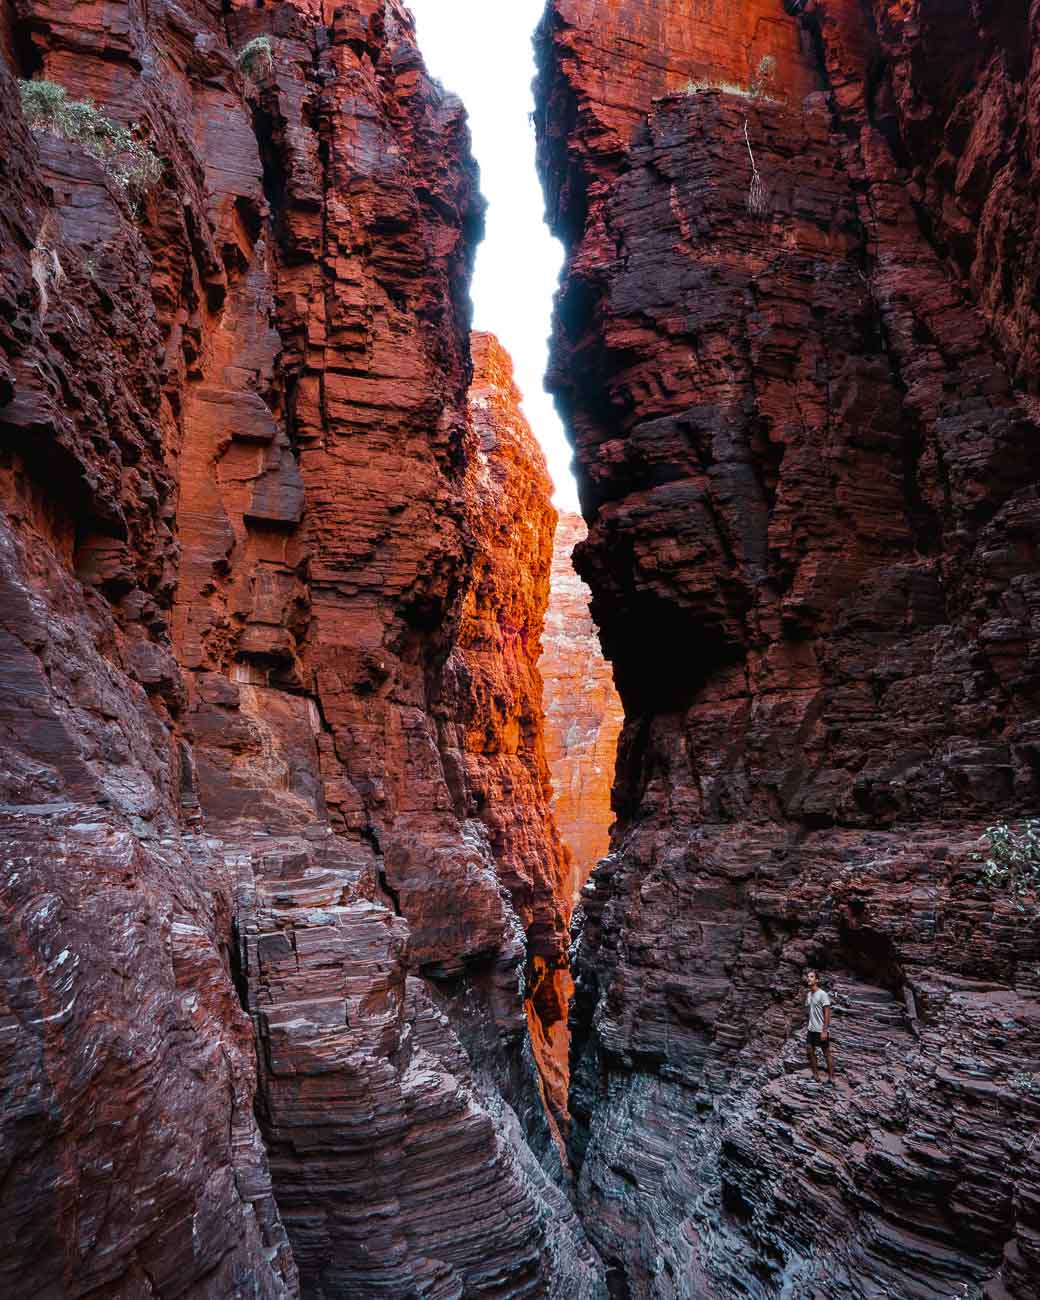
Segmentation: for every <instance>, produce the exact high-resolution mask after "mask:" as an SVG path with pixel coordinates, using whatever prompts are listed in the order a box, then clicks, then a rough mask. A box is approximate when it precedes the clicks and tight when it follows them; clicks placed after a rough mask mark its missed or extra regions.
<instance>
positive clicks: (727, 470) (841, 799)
mask: <svg viewBox="0 0 1040 1300" xmlns="http://www.w3.org/2000/svg"><path fill="white" fill-rule="evenodd" d="M790 8H791V9H792V10H797V11H798V12H797V13H795V12H791V13H788V12H786V11H785V9H784V8H783V6H782V5H780V4H779V3H777V4H775V5H773V4H769V5H759V4H755V5H751V4H749V5H742V6H731V5H726V6H723V5H710V4H709V5H706V6H702V5H697V6H694V5H692V4H675V5H668V6H646V5H642V4H639V3H638V2H637V0H631V2H630V3H624V2H623V3H621V4H607V3H605V2H604V3H596V2H593V3H584V4H583V3H578V2H577V0H556V2H555V3H553V4H550V6H549V8H548V11H547V14H546V17H545V20H544V22H543V26H542V29H541V32H540V36H539V54H540V60H541V75H540V82H539V87H538V101H539V107H538V114H537V118H538V129H539V143H540V158H541V167H542V171H543V176H544V180H545V187H546V193H547V198H548V205H549V214H550V219H551V221H552V224H553V226H554V228H555V229H556V230H557V232H558V233H559V234H560V235H561V237H562V238H563V239H564V240H565V242H566V244H567V252H568V259H567V266H566V270H565V276H564V282H563V287H562V289H561V292H560V296H559V300H558V307H557V321H556V333H555V341H554V360H553V368H552V376H551V380H552V384H553V386H554V388H555V391H556V394H557V398H558V401H559V402H560V405H561V409H562V410H563V413H564V415H565V417H566V419H567V422H568V424H569V426H570V429H571V433H572V437H573V440H574V444H575V447H576V451H577V460H578V467H579V479H580V489H581V494H582V500H583V506H584V512H585V515H586V518H587V520H588V522H589V540H588V542H587V543H585V544H584V545H583V546H582V547H580V548H579V551H578V557H579V558H578V567H579V570H580V572H581V573H582V575H583V576H584V577H585V578H586V580H587V581H588V582H589V584H590V586H591V587H592V590H593V596H594V601H593V614H594V617H595V618H596V621H597V623H598V624H599V626H600V629H601V634H602V639H603V644H604V648H605V650H606V652H607V654H608V657H609V658H610V659H611V660H612V661H613V666H614V670H615V675H616V679H617V682H618V686H619V689H620V692H621V695H622V698H623V702H624V704H625V709H626V719H627V721H626V726H625V730H624V733H623V735H622V741H621V751H620V762H619V774H618V783H617V787H616V790H615V809H616V812H617V814H618V825H617V827H616V829H615V833H614V837H613V842H612V852H611V854H610V855H609V856H608V857H607V859H606V860H605V862H604V863H603V864H602V865H601V866H600V867H599V869H598V870H597V871H596V872H595V873H594V875H593V878H592V888H591V890H590V891H589V892H588V897H587V901H586V904H585V915H584V918H583V922H582V923H581V925H580V928H579V931H578V934H579V946H578V956H577V962H576V966H575V971H574V974H575V978H576V981H577V996H576V1000H575V1004H574V1010H573V1016H572V1031H573V1035H574V1050H573V1056H572V1066H573V1076H572V1088H571V1111H572V1115H573V1117H574V1128H573V1131H572V1156H573V1158H574V1161H575V1163H576V1165H577V1166H579V1168H580V1196H581V1202H582V1204H583V1207H584V1219H585V1222H586V1224H587V1225H588V1227H589V1230H590V1233H591V1235H592V1237H593V1239H594V1241H595V1242H596V1244H597V1245H598V1246H599V1248H600V1251H601V1253H602V1254H603V1256H604V1258H605V1260H606V1261H607V1263H608V1266H609V1267H610V1268H611V1270H612V1276H613V1280H614V1281H613V1284H614V1286H615V1289H616V1291H617V1293H618V1294H629V1295H632V1296H654V1297H657V1296H668V1297H671V1296H710V1295H719V1296H728V1295H737V1294H739V1295H754V1296H761V1297H767V1296H774V1295H779V1294H781V1293H783V1294H785V1295H809V1294H812V1295H816V1296H835V1297H837V1296H852V1295H861V1294H877V1295H898V1296H901V1297H904V1296H912V1297H933V1296H949V1295H952V1294H967V1295H971V1294H978V1293H979V1289H980V1288H981V1289H983V1290H984V1291H985V1294H986V1295H987V1296H990V1297H998V1296H999V1297H1003V1296H1006V1295H1012V1296H1018V1297H1027V1296H1035V1295H1036V1294H1037V1288H1036V1278H1037V1277H1038V1276H1040V1219H1038V1178H1040V1163H1038V1161H1040V1152H1038V1149H1037V1146H1036V1142H1035V1135H1036V1121H1037V1108H1038V1100H1037V1095H1038V1094H1037V1091H1036V1078H1035V1073H1034V1072H1035V1062H1036V1059H1037V1053H1038V1048H1040V996H1038V995H1040V947H1038V937H1037V925H1036V920H1035V916H1033V915H1023V914H1021V913H1019V912H1018V911H1016V909H1015V908H1014V906H1013V905H1012V904H1011V903H1010V902H1009V901H1008V900H1007V899H1005V898H1002V897H1000V896H999V895H995V894H994V893H993V892H991V891H990V890H988V889H986V888H984V887H983V886H982V885H981V884H980V882H979V873H978V866H977V864H976V863H975V861H974V860H973V853H974V852H975V850H976V848H977V841H978V837H979V835H980V833H981V832H982V830H983V829H984V828H985V827H986V826H987V825H990V824H991V823H993V822H994V821H996V820H998V819H1008V818H1010V819H1013V818H1015V817H1017V816H1021V815H1023V814H1025V813H1027V812H1029V811H1035V809H1036V807H1037V805H1038V802H1040V789H1038V781H1040V768H1038V763H1037V723H1036V713H1037V702H1038V687H1040V681H1038V675H1037V669H1038V656H1037V646H1038V640H1037V612H1038V608H1040V588H1038V583H1037V576H1036V565H1037V545H1038V540H1040V500H1038V495H1037V469H1038V455H1037V453H1038V430H1037V425H1036V423H1035V420H1034V417H1035V414H1036V405H1035V398H1034V393H1035V386H1036V383H1037V379H1038V374H1037V371H1036V366H1035V359H1034V358H1033V348H1034V340H1033V335H1034V333H1035V331H1034V330H1033V328H1032V326H1031V323H1030V322H1031V317H1032V312H1033V310H1034V308H1033V305H1032V303H1033V298H1034V296H1035V291H1036V283H1037V272H1036V262H1035V256H1034V249H1035V221H1034V219H1033V215H1034V214H1035V203H1036V195H1037V183H1038V182H1037V176H1038V171H1037V167H1036V129H1037V127H1036V124H1037V120H1038V118H1037V110H1036V93H1037V90H1036V88H1037V85H1038V84H1040V82H1038V74H1037V67H1038V66H1040V65H1038V63H1037V58H1038V55H1037V30H1036V22H1037V12H1036V7H1035V6H1034V7H1033V10H1034V12H1031V13H1030V14H1029V15H1027V14H1026V12H1025V8H1024V6H1015V5H1000V4H993V5H971V6H969V5H967V4H965V5H957V6H952V7H951V6H948V5H940V4H938V3H935V4H929V3H925V2H921V3H913V4H905V5H900V6H889V5H882V4H880V3H879V4H876V5H874V6H870V5H865V6H860V5H856V4H852V3H848V4H843V3H839V2H837V0H835V2H834V3H823V2H821V3H814V2H813V0H810V2H809V3H808V4H804V5H803V4H798V5H792V6H790ZM665 16H667V18H668V24H671V25H670V26H669V25H667V24H666V25H664V26H662V23H663V22H664V17H665ZM749 25H750V28H751V30H753V32H754V33H755V35H754V37H753V39H751V40H749V39H748V36H747V30H748V28H749ZM767 35H768V41H767V40H766V36H767ZM763 58H765V59H767V60H768V61H767V62H766V64H765V65H764V66H763V63H762V60H763ZM735 59H736V62H737V65H739V66H736V67H735V66H734V60H735ZM647 69H653V76H650V75H649V74H648V73H647V72H646V70H647ZM749 150H750V155H749ZM752 160H753V161H752ZM753 165H754V167H756V168H757V170H758V172H759V174H760V176H761V179H762V182H763V184H764V188H765V203H764V212H763V213H762V215H755V214H753V213H752V212H751V211H750V210H749V202H748V200H749V194H750V190H751V184H752V179H753V170H752V168H753ZM809 965H815V966H816V967H818V968H819V969H821V970H822V972H823V978H824V983H825V985H826V986H828V987H829V988H831V989H832V991H833V992H834V993H835V995H836V1004H837V1009H836V1014H835V1038H836V1042H837V1056H838V1063H839V1071H840V1074H841V1078H840V1081H839V1087H838V1090H837V1092H836V1093H835V1094H834V1095H830V1094H825V1093H822V1092H818V1091H816V1090H815V1089H814V1086H813V1085H812V1083H811V1080H809V1079H808V1076H807V1072H806V1071H805V1066H804V1061H803V1048H802V1041H803V1031H804V1005H803V1002H804V991H803V989H802V987H801V981H802V976H803V974H804V971H805V969H806V967H807V966H809ZM799 1071H800V1072H801V1073H799ZM871 1287H873V1288H874V1289H873V1290H871V1289H870V1288H871Z"/></svg>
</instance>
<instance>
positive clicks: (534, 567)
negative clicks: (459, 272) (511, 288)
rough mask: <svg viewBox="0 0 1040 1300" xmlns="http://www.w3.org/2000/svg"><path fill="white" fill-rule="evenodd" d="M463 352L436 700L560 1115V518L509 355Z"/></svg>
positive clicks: (487, 347) (566, 882)
mask: <svg viewBox="0 0 1040 1300" xmlns="http://www.w3.org/2000/svg"><path fill="white" fill-rule="evenodd" d="M472 351H473V382H472V385H471V387H470V391H469V409H470V415H471V420H472V425H473V430H474V433H475V434H476V438H477V444H478V445H477V447H476V448H475V450H474V456H473V459H472V461H471V466H470V472H469V475H468V477H467V481H466V504H467V508H468V513H469V519H470V521H471V524H472V528H473V534H474V539H475V542H476V553H475V556H474V562H473V570H472V577H471V581H470V585H469V589H468V591H467V594H466V598H465V601H464V603H463V607H462V618H461V623H460V626H459V634H458V638H457V640H456V643H455V649H454V650H453V652H452V655H451V657H450V658H449V660H448V666H447V672H446V685H445V692H446V694H447V695H452V694H453V695H454V696H455V698H456V699H457V701H458V704H456V706H455V709H456V710H460V711H461V713H462V725H461V737H460V739H461V745H460V750H461V753H460V761H461V764H462V768H463V773H462V776H463V783H464V788H465V790H466V792H467V796H466V797H467V811H468V813H469V815H470V816H471V817H472V818H473V819H474V820H475V821H476V822H479V823H480V824H482V825H483V826H484V827H485V828H486V831H487V835H488V839H489V842H490V847H491V851H492V853H493V854H494V858H495V861H496V863H497V866H498V878H499V879H500V881H501V882H502V884H504V885H505V887H506V889H507V890H508V892H509V897H510V899H511V901H512V904H513V907H514V908H515V909H516V914H517V916H518V917H519V919H520V923H521V925H522V926H523V928H524V931H525V933H526V936H527V953H528V960H527V967H526V973H525V974H526V981H527V991H526V998H527V1006H528V1017H529V1023H530V1028H531V1036H532V1043H533V1046H534V1048H535V1053H536V1056H537V1058H538V1062H539V1067H540V1071H541V1074H542V1078H543V1080H544V1083H545V1085H546V1088H547V1090H548V1097H549V1101H550V1103H551V1105H552V1109H553V1112H554V1115H555V1116H556V1117H561V1118H562V1117H563V1116H564V1114H565V1112H566V1106H567V1075H566V1062H567V1039H566V1029H567V998H568V996H569V993H570V987H569V984H568V983H567V975H566V969H565V968H566V947H567V926H568V923H569V921H570V911H571V907H570V876H571V867H570V860H569V857H568V854H567V853H566V851H565V849H564V847H563V844H562V843H561V840H560V836H559V834H558V833H557V829H556V826H555V824H554V822H553V817H552V812H551V810H550V800H551V795H552V791H551V786H550V777H549V766H548V763H547V761H546V753H545V725H544V716H543V709H542V678H541V674H540V672H539V668H538V658H539V654H540V649H541V636H542V625H543V621H544V618H545V611H546V605H547V603H548V600H549V574H550V568H551V565H552V557H553V536H554V533H555V530H556V511H555V509H554V508H553V506H552V503H551V500H550V498H551V496H552V482H551V480H550V478H549V473H548V470H547V469H546V466H545V457H544V455H543V454H542V451H541V448H540V447H539V445H538V442H537V440H536V439H535V437H534V434H533V433H532V432H531V429H530V427H529V426H528V424H527V420H526V419H525V417H524V415H523V413H522V412H521V410H520V393H519V390H518V389H517V387H516V384H515V383H514V381H513V363H512V360H511V358H510V357H509V354H508V353H507V352H506V351H505V349H504V348H503V347H502V345H501V344H500V343H499V342H498V340H497V339H496V338H495V337H494V336H493V335H490V334H474V335H473V337H472ZM453 711H455V710H453Z"/></svg>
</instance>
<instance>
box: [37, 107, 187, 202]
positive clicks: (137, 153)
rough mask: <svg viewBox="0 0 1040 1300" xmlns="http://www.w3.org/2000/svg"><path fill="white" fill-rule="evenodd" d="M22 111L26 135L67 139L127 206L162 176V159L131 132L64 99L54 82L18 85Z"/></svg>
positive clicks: (96, 109)
mask: <svg viewBox="0 0 1040 1300" xmlns="http://www.w3.org/2000/svg"><path fill="white" fill-rule="evenodd" d="M18 85H19V88H20V90H21V96H22V112H23V113H24V114H25V121H26V124H27V125H28V127H29V129H30V130H31V131H39V132H42V133H45V134H48V135H55V136H59V137H60V138H61V139H62V140H73V141H75V143H76V144H78V145H80V147H81V148H82V149H83V151H84V152H85V153H88V154H89V155H90V156H91V158H94V159H96V160H97V162H99V163H100V164H101V169H102V171H104V173H105V175H106V176H108V178H109V179H110V180H112V181H114V182H115V184H116V185H118V186H119V188H120V189H121V190H122V191H123V193H124V194H126V196H127V198H128V199H129V200H130V203H131V206H132V207H134V208H135V209H136V206H137V202H138V200H139V199H140V198H141V196H142V195H143V194H145V193H146V192H147V191H148V190H149V189H151V188H152V186H153V185H157V184H158V183H159V180H160V179H161V178H162V174H163V164H162V159H161V158H160V157H159V156H158V154H156V153H154V152H153V151H152V150H151V149H149V148H148V147H147V145H143V144H142V143H141V142H140V141H139V140H137V139H136V138H135V137H134V134H133V133H134V130H135V129H136V124H135V126H134V127H125V126H120V125H119V124H118V123H117V122H113V121H112V120H111V118H108V117H106V116H105V115H104V113H102V112H101V111H100V109H98V108H97V107H96V106H95V105H94V104H93V103H91V101H90V100H89V99H83V100H79V99H69V97H68V94H67V93H66V90H65V87H64V86H59V85H58V84H57V82H54V81H20V82H19V83H18Z"/></svg>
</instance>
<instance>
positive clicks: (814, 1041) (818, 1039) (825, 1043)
mask: <svg viewBox="0 0 1040 1300" xmlns="http://www.w3.org/2000/svg"><path fill="white" fill-rule="evenodd" d="M806 1042H807V1043H808V1044H809V1046H810V1047H824V1048H826V1047H830V1045H831V1040H830V1039H829V1038H824V1037H823V1035H822V1034H820V1033H818V1032H817V1031H816V1030H815V1029H810V1030H809V1034H808V1037H807V1038H806Z"/></svg>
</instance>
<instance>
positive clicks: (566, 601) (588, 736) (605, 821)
mask: <svg viewBox="0 0 1040 1300" xmlns="http://www.w3.org/2000/svg"><path fill="white" fill-rule="evenodd" d="M586 535H587V530H586V528H585V521H584V520H583V519H582V517H581V516H580V515H575V514H570V513H565V514H561V515H560V522H559V524H558V525H557V528H556V541H555V546H554V550H553V565H552V583H551V587H550V592H549V608H548V611H547V612H546V616H545V635H544V637H543V638H542V658H541V660H540V662H539V667H540V668H541V672H542V676H543V677H544V678H545V745H546V753H547V756H548V759H549V767H550V769H551V771H552V786H553V799H552V813H553V820H554V821H555V823H556V825H557V827H558V828H559V832H560V836H561V838H562V839H563V842H564V843H565V844H566V846H567V848H568V850H569V851H570V855H571V865H572V875H571V880H570V890H569V892H570V897H571V898H572V899H573V900H575V901H577V896H578V893H579V891H580V890H581V888H582V887H583V885H584V884H585V882H586V880H587V879H588V877H589V874H590V873H591V871H592V868H593V867H594V866H595V865H596V863H597V862H598V861H599V860H600V858H602V857H605V856H606V854H607V850H608V849H609V848H610V826H611V823H612V821H613V820H614V815H613V813H612V812H611V808H610V792H611V787H612V785H613V783H614V760H615V758H616V756H617V742H618V736H619V735H620V734H621V724H622V722H623V720H624V714H623V711H622V708H621V701H620V700H619V699H618V696H617V691H616V690H615V689H614V678H613V676H612V674H611V670H610V665H609V664H608V663H607V662H606V660H605V659H604V658H603V650H602V648H601V646H600V643H599V632H598V631H597V629H596V625H595V623H593V621H592V615H591V614H590V613H589V600H590V599H591V593H590V592H589V589H588V587H587V586H586V585H585V583H584V582H582V580H581V579H580V578H579V577H578V575H577V573H575V571H574V564H573V562H572V560H571V556H572V554H573V552H574V548H575V547H576V546H577V545H578V543H579V542H583V541H584V540H585V537H586Z"/></svg>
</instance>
